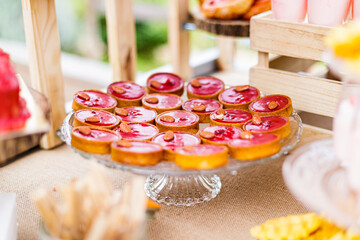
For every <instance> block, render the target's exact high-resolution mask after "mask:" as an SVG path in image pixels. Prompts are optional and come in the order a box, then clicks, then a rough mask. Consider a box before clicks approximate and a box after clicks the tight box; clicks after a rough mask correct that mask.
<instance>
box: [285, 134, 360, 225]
mask: <svg viewBox="0 0 360 240" xmlns="http://www.w3.org/2000/svg"><path fill="white" fill-rule="evenodd" d="M283 176H284V179H285V183H286V185H287V186H288V188H289V189H290V190H291V191H292V192H293V193H294V195H295V196H296V197H297V198H298V199H299V200H300V201H301V202H303V203H304V204H305V205H306V206H308V207H310V208H311V209H313V210H314V211H316V212H318V213H320V214H324V215H326V216H327V217H328V218H329V219H331V220H332V221H334V222H336V223H337V224H338V225H340V226H343V227H346V228H352V229H355V230H360V211H359V210H360V209H359V204H358V203H359V198H358V196H357V194H356V193H355V192H353V191H352V190H351V188H350V186H349V183H348V181H347V177H346V171H345V169H344V168H343V167H342V166H341V163H340V161H339V160H338V159H336V157H335V152H334V147H333V140H332V139H328V140H321V141H317V142H313V143H311V144H308V145H306V146H303V147H301V148H299V149H297V150H296V151H294V152H293V153H291V155H289V156H288V157H287V158H286V160H285V162H284V165H283Z"/></svg>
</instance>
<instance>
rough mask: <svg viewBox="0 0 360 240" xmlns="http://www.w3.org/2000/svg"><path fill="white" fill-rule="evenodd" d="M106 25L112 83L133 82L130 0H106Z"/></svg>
mask: <svg viewBox="0 0 360 240" xmlns="http://www.w3.org/2000/svg"><path fill="white" fill-rule="evenodd" d="M105 5H106V24H107V33H108V45H109V57H110V63H111V67H112V70H113V81H114V82H117V81H135V73H136V41H135V18H134V11H133V1H132V0H106V1H105Z"/></svg>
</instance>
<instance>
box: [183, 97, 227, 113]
mask: <svg viewBox="0 0 360 240" xmlns="http://www.w3.org/2000/svg"><path fill="white" fill-rule="evenodd" d="M199 105H203V106H205V107H206V109H205V111H194V110H193V109H192V107H194V106H199ZM221 107H222V104H221V103H220V102H219V101H216V100H212V99H189V100H187V101H186V102H184V104H183V109H184V110H186V111H190V112H199V113H210V112H215V111H216V110H218V109H219V108H221Z"/></svg>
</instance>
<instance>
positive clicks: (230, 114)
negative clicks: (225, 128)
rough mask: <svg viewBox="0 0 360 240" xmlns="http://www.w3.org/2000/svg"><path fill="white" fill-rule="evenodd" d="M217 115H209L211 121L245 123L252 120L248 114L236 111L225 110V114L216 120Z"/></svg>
mask: <svg viewBox="0 0 360 240" xmlns="http://www.w3.org/2000/svg"><path fill="white" fill-rule="evenodd" d="M216 116H218V114H216V112H214V113H212V114H211V115H210V118H211V119H212V120H213V121H216V122H221V123H245V122H247V121H249V120H250V119H251V118H252V115H251V114H250V113H249V112H246V111H242V110H238V109H225V114H224V117H223V118H222V119H218V118H216Z"/></svg>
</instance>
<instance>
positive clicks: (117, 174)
mask: <svg viewBox="0 0 360 240" xmlns="http://www.w3.org/2000/svg"><path fill="white" fill-rule="evenodd" d="M329 136H330V133H327V132H322V131H318V130H317V129H315V128H310V127H305V128H304V133H303V136H302V138H301V142H300V143H299V144H298V146H301V145H303V144H305V143H308V142H310V141H314V140H318V139H323V138H328V137H329ZM283 160H284V158H282V159H278V160H275V161H272V162H269V163H266V164H263V165H260V166H257V167H252V168H248V169H245V170H243V171H241V172H239V174H238V175H237V176H230V175H224V174H223V175H221V177H222V183H223V188H222V189H221V193H220V194H219V195H218V196H217V197H216V198H215V199H214V200H212V201H211V202H209V203H204V204H200V205H197V206H194V207H189V208H183V207H182V208H178V207H167V206H164V207H163V209H162V210H161V211H160V212H158V213H157V214H156V219H155V220H152V221H150V222H149V225H148V238H149V239H207V240H209V239H251V237H250V234H249V229H250V228H251V227H253V226H255V225H257V224H259V223H262V222H264V221H266V220H268V219H270V218H274V217H280V216H285V215H289V214H297V213H304V212H307V211H309V210H308V209H306V208H305V207H303V206H302V205H301V204H300V203H299V202H297V201H296V200H295V199H294V198H293V197H292V196H291V194H290V193H289V192H288V190H287V188H286V186H285V185H284V182H283V178H282V175H281V166H282V162H283ZM88 170H89V161H88V160H85V159H83V158H82V157H80V156H79V155H78V154H75V153H74V152H73V151H72V150H71V149H70V148H69V147H67V146H65V145H63V146H60V147H58V148H56V149H54V150H51V151H44V150H35V151H33V152H31V153H29V154H27V155H25V156H23V157H20V158H19V159H18V160H17V161H16V162H13V163H11V164H9V165H8V166H5V167H3V168H1V169H0V179H1V180H0V192H15V193H16V194H17V207H18V222H19V239H36V238H37V231H38V223H39V215H38V213H37V211H36V209H35V207H34V205H33V204H32V202H31V201H30V198H29V195H30V193H31V192H33V191H34V189H36V188H38V187H39V186H44V187H49V188H52V187H56V186H58V185H59V184H61V183H64V182H67V181H69V180H70V179H72V178H74V177H76V176H81V175H83V174H85V173H86V172H87V171H88ZM108 172H109V175H110V176H111V178H112V179H113V181H114V183H115V184H116V186H118V187H121V186H123V185H124V184H125V183H126V180H127V179H128V177H129V176H130V174H129V173H124V172H122V171H119V170H110V169H109V170H108ZM0 214H1V213H0Z"/></svg>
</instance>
